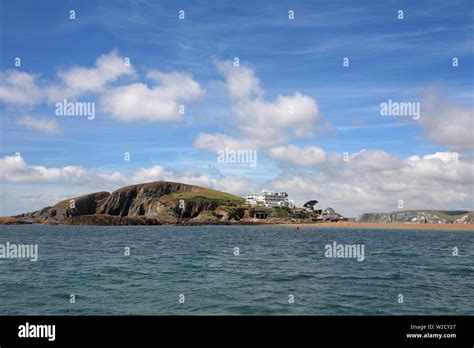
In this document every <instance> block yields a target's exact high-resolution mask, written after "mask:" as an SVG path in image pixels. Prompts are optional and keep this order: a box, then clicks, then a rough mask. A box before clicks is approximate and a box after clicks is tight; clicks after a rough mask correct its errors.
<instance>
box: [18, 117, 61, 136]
mask: <svg viewBox="0 0 474 348" xmlns="http://www.w3.org/2000/svg"><path fill="white" fill-rule="evenodd" d="M17 124H19V125H20V126H24V127H26V128H30V129H35V130H38V131H40V132H42V133H44V134H47V135H56V134H60V133H61V128H60V127H59V124H58V122H56V121H55V120H51V119H47V118H33V117H31V116H29V115H28V116H24V117H20V118H19V119H18V120H17Z"/></svg>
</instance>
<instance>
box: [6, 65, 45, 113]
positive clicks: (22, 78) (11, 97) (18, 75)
mask: <svg viewBox="0 0 474 348" xmlns="http://www.w3.org/2000/svg"><path fill="white" fill-rule="evenodd" d="M37 80H38V76H37V75H33V74H29V73H26V72H22V71H17V70H6V71H3V72H0V100H1V101H3V102H4V103H6V104H14V105H21V106H30V107H31V106H34V105H36V104H38V103H40V101H41V99H42V92H41V88H40V87H39V86H38V82H37Z"/></svg>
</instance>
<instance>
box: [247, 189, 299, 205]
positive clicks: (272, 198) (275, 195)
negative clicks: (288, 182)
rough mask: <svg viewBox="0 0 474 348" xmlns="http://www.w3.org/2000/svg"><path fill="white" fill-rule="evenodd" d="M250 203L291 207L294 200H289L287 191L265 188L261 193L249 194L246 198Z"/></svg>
mask: <svg viewBox="0 0 474 348" xmlns="http://www.w3.org/2000/svg"><path fill="white" fill-rule="evenodd" d="M245 204H248V205H263V206H265V207H272V208H273V207H291V206H292V202H291V201H290V200H288V194H287V193H286V192H268V191H265V190H263V191H262V192H260V193H251V194H248V195H247V197H246V199H245Z"/></svg>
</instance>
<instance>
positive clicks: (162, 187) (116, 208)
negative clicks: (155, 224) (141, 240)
mask: <svg viewBox="0 0 474 348" xmlns="http://www.w3.org/2000/svg"><path fill="white" fill-rule="evenodd" d="M200 189H201V188H199V187H197V186H192V185H186V184H181V183H174V182H156V183H149V184H141V185H133V186H127V187H123V188H121V189H119V190H117V191H114V192H112V194H111V195H110V196H109V197H108V198H107V199H106V200H105V201H104V202H103V204H102V205H101V206H100V207H99V208H98V209H97V214H108V215H118V216H132V217H133V216H145V217H147V218H159V217H160V216H161V215H163V214H165V215H169V214H173V212H174V213H175V214H176V216H180V217H194V216H196V215H197V214H199V212H200V211H202V210H206V209H209V208H210V205H209V202H208V201H204V202H202V204H201V205H202V206H201V205H199V204H194V203H193V202H187V203H186V209H184V212H183V213H182V212H180V211H179V212H178V211H177V206H178V205H179V202H173V201H171V202H164V201H160V198H161V197H163V196H166V195H170V194H174V193H180V192H199V190H200ZM181 213H182V214H181Z"/></svg>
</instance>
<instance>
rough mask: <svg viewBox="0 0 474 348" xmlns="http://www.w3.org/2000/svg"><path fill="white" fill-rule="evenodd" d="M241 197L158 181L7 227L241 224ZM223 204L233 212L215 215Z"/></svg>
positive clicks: (65, 204) (68, 203) (74, 202)
mask: <svg viewBox="0 0 474 348" xmlns="http://www.w3.org/2000/svg"><path fill="white" fill-rule="evenodd" d="M243 201H244V200H243V199H242V198H240V197H237V196H234V195H231V194H228V193H224V192H220V191H216V190H210V189H206V188H203V187H199V186H193V185H187V184H182V183H175V182H167V181H158V182H152V183H147V184H139V185H131V186H127V187H123V188H120V189H118V190H116V191H114V192H112V193H111V194H110V193H108V192H96V193H92V194H89V195H84V196H80V197H75V198H72V199H68V200H64V201H62V202H59V203H57V204H56V205H54V206H52V207H46V208H43V209H41V210H38V211H35V212H32V213H27V214H22V215H19V216H17V217H11V218H10V219H5V218H4V219H3V220H0V223H2V221H3V222H4V223H27V222H37V223H45V224H56V223H62V224H72V225H76V224H78V225H157V224H176V223H184V224H188V223H189V224H192V223H209V222H216V223H217V222H219V221H228V220H238V219H240V218H241V217H242V216H243V209H239V208H236V207H237V206H239V205H240V204H242V202H243ZM222 204H224V205H226V207H227V208H228V209H229V211H231V213H228V214H227V215H225V216H219V214H214V211H215V210H216V209H217V208H218V207H220V206H221V205H222Z"/></svg>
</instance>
